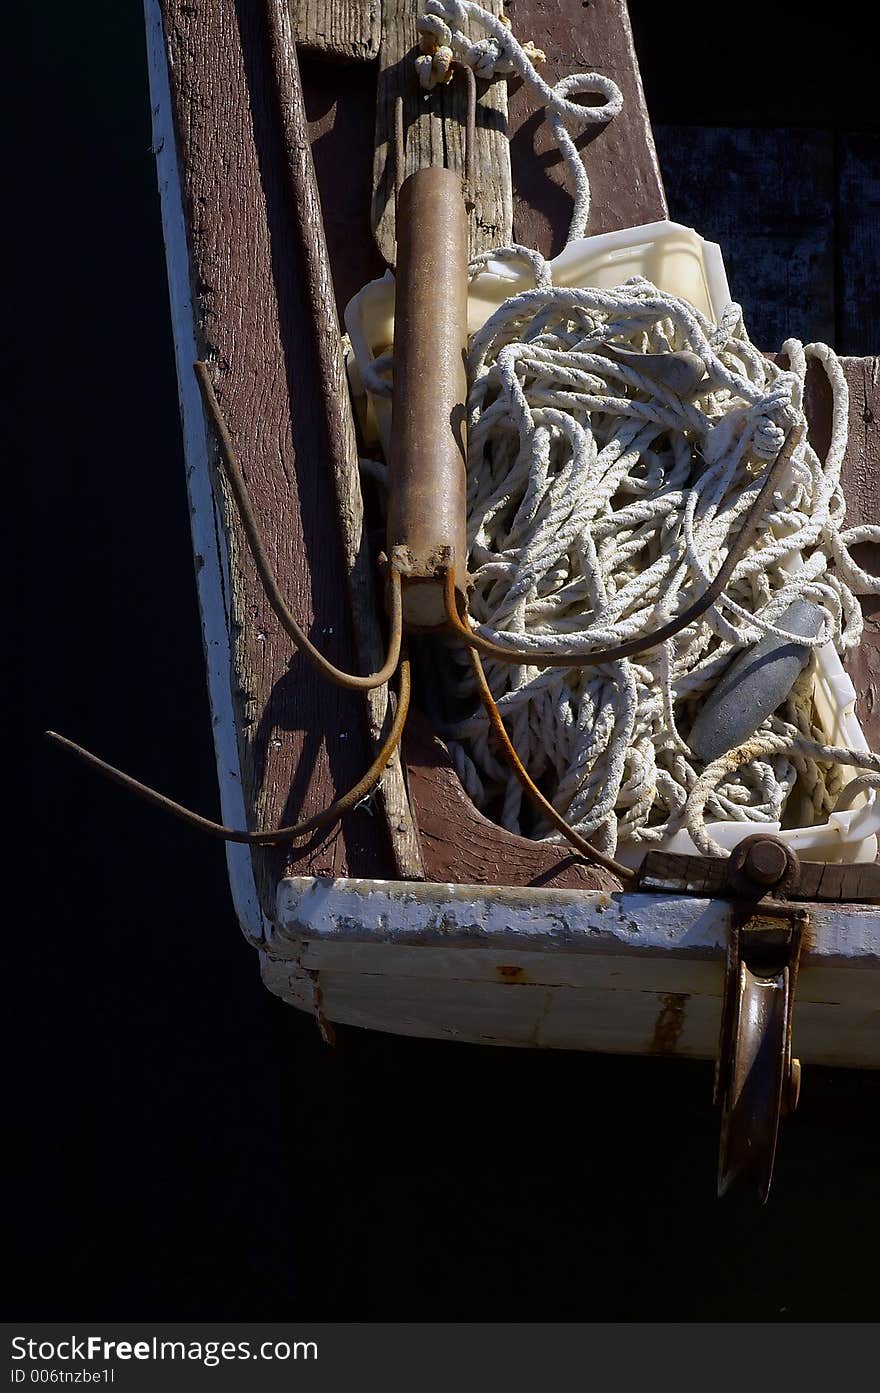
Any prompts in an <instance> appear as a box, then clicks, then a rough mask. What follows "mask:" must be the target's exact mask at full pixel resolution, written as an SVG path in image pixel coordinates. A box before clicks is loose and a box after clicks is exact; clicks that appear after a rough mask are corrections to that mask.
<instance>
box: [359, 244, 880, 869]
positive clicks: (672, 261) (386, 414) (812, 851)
mask: <svg viewBox="0 0 880 1393" xmlns="http://www.w3.org/2000/svg"><path fill="white" fill-rule="evenodd" d="M550 264H551V266H552V270H553V281H554V284H556V285H566V286H585V287H586V286H595V287H596V288H598V289H600V290H611V289H613V288H614V287H615V286H618V285H621V284H622V283H623V282H624V281H626V280H628V279H629V278H630V277H631V276H635V275H639V276H644V277H645V278H646V279H648V280H650V281H652V282H653V283H654V285H656V286H658V287H659V288H660V289H661V290H665V291H668V292H669V293H671V294H673V295H679V296H681V297H682V298H683V299H685V300H688V301H689V302H690V303H691V304H692V305H694V307H695V308H696V309H698V310H700V311H701V313H702V314H704V315H705V316H706V317H707V318H708V319H710V320H713V321H715V322H717V321H718V319H719V318H720V317H721V315H722V313H723V311H724V309H725V308H726V306H727V305H728V304H729V302H730V290H729V288H728V284H727V275H726V273H725V270H724V261H723V259H722V255H721V248H720V247H719V246H718V245H717V243H715V242H707V241H705V240H704V239H703V238H702V237H700V236H699V234H698V233H696V232H695V231H694V230H693V228H690V227H683V226H682V225H681V224H680V223H674V222H668V221H664V222H655V223H647V224H645V225H644V226H643V227H627V228H623V229H621V230H620V231H617V232H606V233H603V234H602V235H601V236H598V237H584V238H581V239H579V240H578V241H575V242H569V244H568V246H567V247H566V248H565V250H564V251H563V252H561V253H560V255H559V256H557V257H555V258H554V259H553V261H552V262H551V263H550ZM532 286H534V278H533V276H532V273H531V268H530V267H529V266H528V265H527V264H525V263H522V262H508V261H490V262H489V263H488V264H487V267H486V269H485V271H484V272H482V273H481V274H480V275H479V276H477V277H476V279H475V280H474V281H473V282H472V283H471V287H470V291H469V294H468V332H469V333H471V334H472V333H474V332H475V331H476V330H477V329H479V328H480V327H481V325H483V324H485V322H486V320H487V319H488V318H489V316H490V315H491V314H493V313H494V311H495V310H496V309H497V308H498V307H499V305H501V304H502V303H503V302H504V301H505V300H506V299H508V298H509V297H510V296H511V295H516V294H518V293H519V292H520V291H522V290H529V289H531V288H532ZM345 327H346V330H347V332H348V337H349V340H350V342H351V348H352V353H351V354H350V355H349V357H348V371H349V378H350V381H351V387H352V392H353V395H354V399H355V405H356V408H357V410H358V414H359V419H360V424H361V427H362V429H363V432H364V436H365V438H366V440H367V441H368V442H375V441H379V442H380V443H381V445H382V449H383V452H384V454H385V455H386V458H387V456H388V453H389V446H390V434H391V404H390V401H389V400H388V398H387V397H377V396H373V395H372V394H369V393H367V392H365V390H364V387H363V377H362V375H361V374H362V371H363V369H364V368H365V367H366V366H367V365H368V364H369V363H371V362H373V361H374V360H375V359H376V358H379V357H381V356H382V355H383V354H384V353H387V352H388V351H389V350H390V349H391V347H392V344H393V340H394V277H393V276H392V274H391V272H390V271H388V272H386V273H385V275H384V276H383V277H382V279H381V280H375V281H371V282H370V283H369V284H368V285H366V286H365V287H364V289H363V290H361V291H360V292H359V293H358V294H357V295H355V296H354V298H353V299H352V300H350V301H349V304H348V305H347V307H346V310H345ZM813 677H814V698H815V707H816V712H817V715H818V717H819V719H820V721H821V723H822V727H823V730H824V733H825V735H826V738H827V739H828V741H829V743H833V744H837V745H844V746H847V747H848V748H850V749H855V750H867V749H868V748H869V746H868V742H867V740H866V739H865V736H864V733H863V731H862V728H861V726H860V725H859V723H858V721H857V720H856V716H855V701H856V691H855V688H854V687H853V684H852V682H851V681H850V680H849V678H848V677H847V675H846V673H845V672H844V670H843V665H842V664H841V661H840V658H839V657H838V655H837V653H836V652H835V650H834V648H833V647H832V645H831V644H827V645H826V646H825V647H824V648H821V649H819V650H818V651H817V652H816V654H815V655H814V658H813ZM857 773H858V770H855V769H852V770H844V781H845V782H848V781H849V779H850V778H855V776H856V774H857ZM792 797H797V790H796V789H795V791H794V793H793V795H792ZM707 830H708V831H709V833H710V835H711V836H712V837H713V838H714V839H715V841H717V842H719V843H720V845H721V846H723V847H725V848H726V849H727V850H732V849H733V847H735V846H736V845H737V843H738V842H740V841H742V840H743V838H744V837H748V836H750V835H752V834H753V833H754V832H757V831H763V832H773V833H777V834H778V835H779V836H780V837H782V838H783V839H784V840H785V841H786V842H788V844H789V845H790V846H791V847H792V848H793V849H794V850H795V851H796V852H797V853H798V855H799V856H802V857H804V858H805V859H806V860H814V861H873V860H875V858H876V856H877V838H878V833H880V796H878V795H877V793H875V792H874V791H869V792H866V793H863V794H860V795H859V797H858V798H856V799H854V800H853V806H852V807H851V808H848V809H847V810H846V811H845V812H839V813H832V814H831V815H830V817H829V818H828V820H827V822H824V823H821V824H818V825H816V826H812V827H796V828H785V829H781V828H780V827H779V825H778V823H766V822H762V823H754V822H713V823H708V824H707ZM663 846H664V849H665V850H667V851H676V852H682V853H690V854H694V853H696V850H697V848H696V847H695V846H694V844H693V842H692V841H691V839H690V837H689V836H688V834H687V833H686V832H679V833H677V834H676V835H675V836H674V837H671V838H670V839H669V840H668V841H667V842H666V843H664V844H663ZM619 854H620V856H621V860H623V861H624V862H626V863H628V864H630V865H633V864H635V863H636V861H638V860H640V859H641V853H638V852H636V853H635V854H634V855H632V856H628V855H627V853H626V850H625V848H621V851H620V853H619Z"/></svg>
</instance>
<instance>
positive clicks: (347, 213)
mask: <svg viewBox="0 0 880 1393" xmlns="http://www.w3.org/2000/svg"><path fill="white" fill-rule="evenodd" d="M299 66H300V75H301V78H302V85H303V97H304V99H305V106H306V118H307V120H308V124H309V139H310V141H311V145H312V157H313V159H314V162H315V173H316V174H317V178H318V188H319V189H320V192H321V208H322V211H323V215H324V217H323V221H324V236H325V238H326V240H327V250H328V253H329V256H330V267H331V270H332V272H333V286H334V289H335V292H336V306H337V309H338V311H339V314H340V317H341V316H342V312H343V311H344V309H345V306H346V305H347V304H348V302H349V300H350V299H351V297H352V296H353V295H355V294H356V293H357V292H358V291H359V290H361V289H362V288H363V286H365V285H366V283H367V281H370V280H375V279H376V277H377V276H381V275H382V274H383V272H384V270H385V263H384V262H383V260H382V258H381V256H380V255H379V249H378V247H377V246H376V243H375V241H374V240H373V236H372V228H371V225H370V200H371V198H372V195H373V131H374V122H373V112H374V109H375V103H376V65H375V63H352V64H351V65H350V66H348V67H347V68H346V69H345V73H344V80H340V70H339V68H338V66H337V65H336V64H333V63H326V62H324V61H323V60H322V59H320V58H318V57H316V56H315V55H313V54H307V53H303V54H302V55H301V56H300V65H299Z"/></svg>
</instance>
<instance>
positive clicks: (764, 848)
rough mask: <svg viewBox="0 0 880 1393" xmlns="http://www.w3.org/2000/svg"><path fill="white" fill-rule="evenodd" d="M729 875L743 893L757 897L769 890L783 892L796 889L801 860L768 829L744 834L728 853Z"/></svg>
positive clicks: (777, 892)
mask: <svg viewBox="0 0 880 1393" xmlns="http://www.w3.org/2000/svg"><path fill="white" fill-rule="evenodd" d="M730 871H731V878H732V880H733V881H734V883H735V884H736V886H737V888H738V889H739V890H740V892H741V893H742V894H745V895H749V896H751V897H756V896H760V895H763V894H765V893H767V892H768V891H770V890H772V891H774V892H775V893H776V894H783V893H786V892H791V891H793V890H795V889H797V885H798V882H799V881H800V862H799V860H798V858H797V853H796V852H795V851H793V850H792V848H791V847H790V846H789V845H788V844H787V843H786V842H784V841H783V840H782V838H781V837H773V836H771V835H770V834H769V833H757V834H756V835H755V836H753V837H746V838H745V839H744V840H743V841H741V842H740V843H739V845H738V846H736V847H734V849H733V851H732V852H731V854H730Z"/></svg>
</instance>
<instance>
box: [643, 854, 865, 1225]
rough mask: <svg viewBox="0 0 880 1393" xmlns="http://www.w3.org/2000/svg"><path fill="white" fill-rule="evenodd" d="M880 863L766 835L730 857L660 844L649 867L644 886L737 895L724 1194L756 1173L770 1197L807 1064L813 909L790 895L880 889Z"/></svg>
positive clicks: (725, 1006) (722, 1152)
mask: <svg viewBox="0 0 880 1393" xmlns="http://www.w3.org/2000/svg"><path fill="white" fill-rule="evenodd" d="M876 872H877V868H876V867H859V866H851V867H833V866H827V867H826V866H820V865H815V866H814V865H811V864H809V863H806V862H801V861H799V860H798V857H797V855H796V854H795V852H794V851H793V850H792V849H791V847H789V846H788V845H787V843H786V842H784V841H783V840H782V839H781V838H779V837H773V836H770V835H768V834H763V835H762V834H758V835H756V836H753V837H746V838H745V839H744V840H743V841H742V842H740V844H739V845H738V846H737V847H736V849H735V850H734V852H733V854H732V855H731V856H730V857H728V858H725V859H724V860H720V859H719V860H715V861H713V860H712V859H711V858H710V859H708V860H705V859H700V858H696V857H685V856H682V857H677V856H672V855H668V854H656V853H655V854H654V855H653V856H648V857H647V858H646V860H645V863H644V865H643V866H642V870H641V873H640V876H639V888H640V889H642V890H658V891H659V890H662V891H667V892H668V891H669V890H670V889H671V888H675V889H678V890H684V891H685V892H686V893H688V892H689V893H691V894H706V893H709V894H712V895H716V896H719V897H721V896H726V897H729V898H731V899H734V900H736V901H738V903H737V904H736V907H735V909H734V911H733V920H732V924H731V930H730V939H729V942H728V948H727V962H726V967H725V973H724V994H723V998H722V1006H721V1038H720V1042H719V1047H718V1062H717V1066H716V1070H715V1102H716V1103H718V1104H720V1106H721V1109H722V1114H721V1142H720V1148H719V1157H718V1194H719V1196H721V1195H725V1194H726V1193H727V1191H728V1190H729V1189H730V1188H731V1186H733V1185H734V1184H735V1183H738V1182H740V1181H743V1182H745V1181H751V1182H752V1183H753V1184H754V1185H755V1186H756V1188H757V1191H758V1194H759V1195H760V1198H761V1200H762V1202H763V1203H766V1200H767V1196H768V1194H769V1191H770V1182H771V1179H772V1177H773V1163H774V1159H775V1156H776V1142H777V1138H778V1135H779V1123H780V1119H781V1118H782V1117H783V1116H785V1115H786V1114H787V1113H791V1112H793V1111H794V1109H795V1107H796V1106H797V1100H798V1093H799V1091H800V1063H799V1061H798V1060H797V1059H792V1057H791V1024H792V1013H793V1011H794V993H795V984H796V981H797V972H798V963H799V960H800V953H801V947H802V944H803V941H804V935H805V933H806V931H807V929H808V928H809V926H810V922H811V921H810V914H809V912H808V910H807V908H805V907H800V906H798V905H795V904H791V903H789V902H788V897H791V899H798V898H800V899H804V898H807V897H809V898H815V899H824V898H826V896H827V898H830V899H831V898H833V899H842V898H852V899H853V900H855V899H858V898H861V897H862V896H864V897H866V898H873V897H875V896H876V895H877V893H878V888H880V887H878V881H877V874H876ZM823 892H824V893H823ZM853 892H855V893H853Z"/></svg>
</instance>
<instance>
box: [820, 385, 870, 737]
mask: <svg viewBox="0 0 880 1393" xmlns="http://www.w3.org/2000/svg"><path fill="white" fill-rule="evenodd" d="M842 363H843V370H844V372H845V374H846V380H847V383H848V385H849V444H848V447H847V451H846V457H845V459H844V461H843V468H842V470H841V485H842V488H843V492H844V496H845V498H846V525H847V526H848V527H855V526H858V525H859V524H860V523H865V522H872V523H877V522H880V359H878V358H844V359H842ZM804 401H805V406H806V410H807V416H808V418H809V421H810V440H811V442H812V444H813V445H814V446H815V448H816V450H817V451H818V452H819V454H820V455H823V454H824V453H825V451H826V450H827V449H828V442H829V440H830V436H831V389H830V387H829V385H828V379H827V378H826V376H825V373H824V372H823V371H822V369H821V368H820V367H819V366H818V365H812V366H811V367H810V369H809V371H808V373H807V390H806V393H805V397H804ZM854 555H855V558H856V560H857V561H858V563H859V565H861V566H863V567H864V569H865V570H867V571H870V572H873V574H875V575H876V574H878V573H880V547H878V546H876V545H875V544H871V543H864V544H863V545H861V546H858V547H856V548H855V549H854ZM860 603H861V606H862V613H863V615H864V617H865V628H864V632H863V634H862V640H861V643H860V644H859V646H858V648H854V649H853V648H851V649H850V650H849V651H848V652H847V653H845V654H844V658H843V664H844V667H845V668H846V670H847V672H848V673H849V675H850V677H851V678H852V682H853V686H854V687H855V689H856V715H857V717H858V719H859V721H860V723H861V727H862V730H863V731H864V734H865V739H866V740H867V742H868V744H869V746H870V747H871V749H872V750H880V596H877V595H862V596H860Z"/></svg>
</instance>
